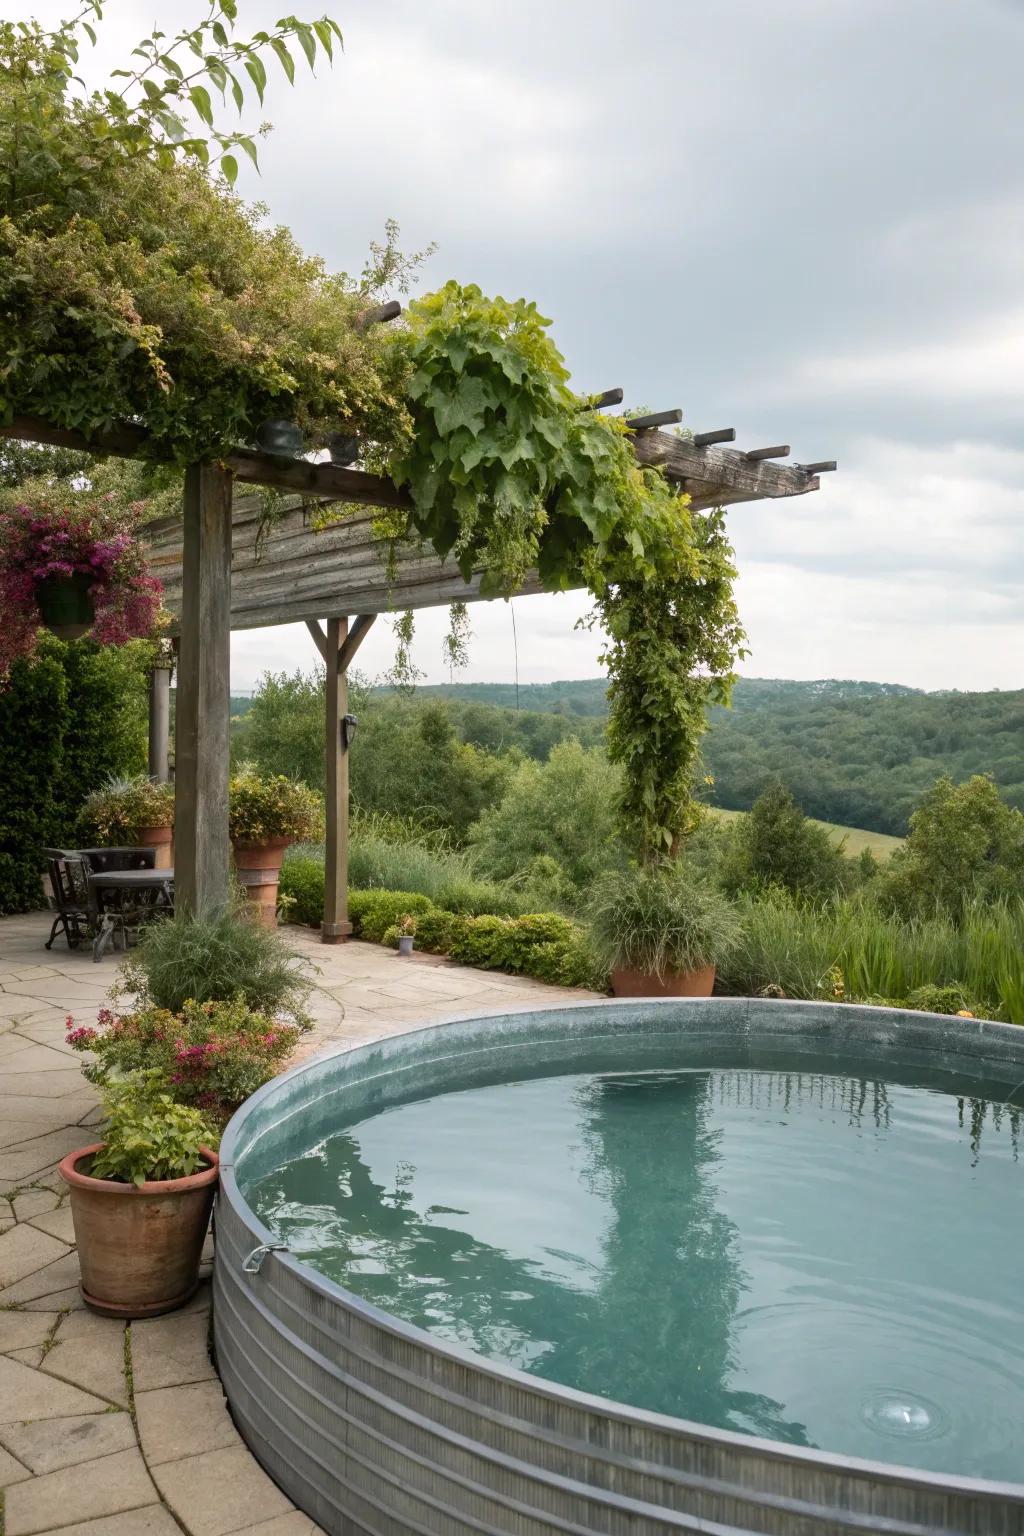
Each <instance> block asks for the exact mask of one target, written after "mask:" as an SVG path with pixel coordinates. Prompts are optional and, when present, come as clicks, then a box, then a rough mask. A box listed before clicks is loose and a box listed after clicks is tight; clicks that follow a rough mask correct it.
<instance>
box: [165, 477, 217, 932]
mask: <svg viewBox="0 0 1024 1536" xmlns="http://www.w3.org/2000/svg"><path fill="white" fill-rule="evenodd" d="M182 564H183V581H182V609H181V645H180V651H179V662H178V699H177V728H176V736H175V783H176V802H177V804H176V814H175V855H174V858H175V866H174V875H175V879H174V885H175V905H176V908H177V910H178V911H179V912H189V913H192V914H194V915H196V916H201V915H211V914H214V913H216V912H219V911H223V909H224V908H225V907H226V906H227V904H228V898H229V895H230V853H231V847H230V842H229V838H228V766H229V755H230V738H229V730H230V724H229V716H230V708H231V697H230V695H231V688H230V662H231V474H230V471H228V470H226V469H224V468H222V467H221V466H219V465H215V464H193V465H190V467H189V468H188V469H187V470H186V471H185V498H184V548H183V555H182Z"/></svg>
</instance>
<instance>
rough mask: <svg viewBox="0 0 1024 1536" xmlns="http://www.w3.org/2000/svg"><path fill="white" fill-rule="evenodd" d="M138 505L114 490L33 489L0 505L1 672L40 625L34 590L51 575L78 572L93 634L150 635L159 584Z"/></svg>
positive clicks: (118, 638) (110, 639) (102, 637)
mask: <svg viewBox="0 0 1024 1536" xmlns="http://www.w3.org/2000/svg"><path fill="white" fill-rule="evenodd" d="M141 510H142V503H140V502H135V503H132V504H131V505H130V506H127V507H126V506H125V505H124V503H123V502H119V501H118V500H117V498H116V497H115V496H114V495H113V494H110V495H106V496H100V497H90V496H88V495H87V494H77V495H76V494H74V493H71V494H70V495H69V494H67V493H65V495H64V496H63V497H61V496H59V495H57V494H56V493H46V492H43V493H38V492H36V491H33V494H32V500H31V503H28V502H16V503H14V504H13V505H10V504H8V505H6V506H2V507H0V611H2V613H3V615H4V623H3V628H2V629H0V678H2V677H3V676H4V675H5V674H6V673H7V671H8V669H9V668H10V665H11V663H12V662H13V661H16V660H17V659H18V658H19V657H21V656H29V655H31V653H32V651H33V649H34V647H35V641H36V632H37V631H38V629H39V627H40V625H41V623H42V615H41V612H40V607H39V600H40V595H41V593H42V592H43V591H44V589H45V588H46V587H48V586H50V585H52V583H53V582H54V581H57V580H61V579H65V580H69V579H71V578H74V577H82V578H85V579H86V581H85V583H83V585H85V584H87V590H88V593H89V597H90V599H91V601H92V605H93V610H94V614H95V617H94V619H93V623H92V638H93V639H94V640H98V641H99V642H100V643H101V644H103V645H123V644H124V643H125V642H126V641H128V640H139V639H142V638H144V637H145V636H146V635H149V634H151V633H152V631H153V628H154V626H155V624H156V619H157V614H158V612H159V609H160V598H161V594H162V592H163V587H162V586H161V584H160V582H159V581H157V579H156V577H155V576H151V575H150V574H149V572H148V570H147V568H146V561H145V557H144V556H143V553H142V548H141V546H140V544H139V541H138V537H137V531H136V530H137V526H138V519H139V514H140V513H141Z"/></svg>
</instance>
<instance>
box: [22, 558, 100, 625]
mask: <svg viewBox="0 0 1024 1536" xmlns="http://www.w3.org/2000/svg"><path fill="white" fill-rule="evenodd" d="M92 580H93V579H92V577H91V576H89V575H88V574H87V573H86V572H85V571H76V572H75V574H74V575H73V576H50V577H48V578H47V579H46V581H42V582H40V583H39V586H38V587H37V588H36V602H37V603H38V605H39V612H40V615H41V616H42V620H43V623H44V624H45V625H46V627H47V629H48V630H50V631H51V633H53V634H55V635H56V636H57V638H58V639H59V640H80V639H81V638H82V636H83V635H86V634H88V633H89V630H90V629H91V628H92V625H93V620H94V619H95V617H96V609H95V607H94V605H93V600H92Z"/></svg>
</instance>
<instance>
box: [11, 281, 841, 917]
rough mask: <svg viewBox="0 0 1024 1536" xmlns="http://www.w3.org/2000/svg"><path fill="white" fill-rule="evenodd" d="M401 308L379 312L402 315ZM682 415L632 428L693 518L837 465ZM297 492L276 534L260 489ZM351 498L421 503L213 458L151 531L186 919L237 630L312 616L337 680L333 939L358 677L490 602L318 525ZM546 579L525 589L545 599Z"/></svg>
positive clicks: (50, 434)
mask: <svg viewBox="0 0 1024 1536" xmlns="http://www.w3.org/2000/svg"><path fill="white" fill-rule="evenodd" d="M394 313H397V306H389V307H388V310H387V312H385V311H381V313H380V314H379V315H378V316H377V318H379V319H389V318H392V316H393V314H394ZM621 399H622V391H621V390H609V391H607V392H606V393H605V394H603V395H601V396H599V397H597V399H596V401H595V402H594V403H595V405H596V406H598V407H600V406H608V405H615V404H618V403H620V402H621ZM681 419H682V412H681V411H677V410H673V411H664V412H659V413H657V414H655V415H651V416H644V417H634V418H632V419H631V420H630V421H629V427H630V432H631V437H632V443H633V448H634V452H635V454H636V457H637V459H638V461H639V462H640V463H642V464H648V465H660V466H661V468H662V470H663V472H664V473H665V475H666V476H667V477H668V478H669V479H670V480H671V481H672V482H673V483H674V484H676V485H678V486H679V488H680V489H681V490H683V491H686V492H687V493H688V494H689V496H690V500H691V505H692V506H694V507H695V508H697V509H700V508H709V507H716V506H729V505H733V504H735V503H738V502H746V501H758V500H761V499H766V498H768V499H775V498H779V497H785V496H802V495H806V494H807V493H808V492H810V491H816V490H817V489H818V486H819V479H818V476H819V474H821V473H822V472H824V471H826V470H833V469H835V467H836V466H835V462H834V461H831V460H830V461H823V462H820V463H813V464H781V463H779V462H778V460H780V459H782V458H785V457H787V456H788V455H789V452H790V449H789V447H788V446H787V445H784V444H779V445H776V446H773V447H768V448H753V449H749V450H747V451H746V452H743V451H740V450H737V449H733V448H726V447H723V446H722V445H723V444H725V443H731V442H733V441H734V440H735V437H736V433H735V429H734V428H732V427H728V428H723V429H720V430H717V431H713V432H703V433H697V434H695V435H693V436H684V435H681V434H677V433H675V432H671V431H663V430H661V429H662V428H664V427H667V426H672V425H673V424H675V423H677V422H679V421H680V420H681ZM0 436H4V437H13V438H19V439H22V440H24V441H30V442H37V443H43V444H49V445H53V446H59V447H66V448H76V449H80V450H82V451H84V452H88V453H92V454H113V455H117V456H121V457H126V458H141V457H146V456H147V453H146V450H147V441H146V434H145V432H144V431H143V430H142V429H141V428H139V427H135V426H130V425H125V426H121V427H116V428H112V429H111V430H110V431H108V432H105V433H103V434H101V435H98V436H95V437H92V438H86V437H84V436H83V435H82V434H80V433H78V432H75V431H72V430H69V429H66V428H62V427H55V426H52V425H51V424H49V423H47V422H44V421H41V420H39V419H37V418H34V417H18V418H15V420H14V421H13V422H11V423H10V424H9V425H7V426H0ZM261 486H262V487H269V488H272V489H273V490H275V491H279V492H283V493H285V496H284V499H283V501H282V503H281V505H280V506H279V507H278V508H277V509H276V511H275V516H274V518H273V521H272V523H271V525H270V527H269V529H268V528H267V525H266V518H265V513H264V508H263V505H262V502H261V500H260V497H259V495H258V494H245V490H244V489H243V488H245V487H261ZM311 502H312V503H317V502H343V503H347V504H350V505H351V506H353V507H355V508H359V507H365V508H367V509H373V508H381V507H384V508H400V509H406V508H409V507H410V506H411V502H410V500H409V497H408V495H407V494H406V493H405V492H404V491H403V490H401V489H399V488H398V487H396V486H395V485H394V484H393V483H392V482H391V481H390V480H387V479H384V478H382V477H381V476H378V475H373V474H368V473H366V472H364V471H362V470H359V469H352V468H343V467H341V466H339V465H335V464H330V463H316V462H313V461H311V460H309V459H289V458H282V457H280V456H278V455H275V454H268V453H262V452H256V451H253V450H251V449H248V448H238V449H235V450H233V451H232V452H231V453H229V454H227V455H225V456H224V457H223V458H221V459H218V460H217V461H216V462H210V463H202V464H194V465H191V466H190V467H189V468H188V469H187V470H186V471H185V489H184V507H183V513H184V515H183V517H182V519H181V520H180V521H179V520H178V519H177V518H169V519H165V520H163V521H161V522H158V523H154V524H152V525H150V527H149V528H148V529H147V530H146V539H147V543H148V546H149V557H150V561H151V565H152V569H153V572H154V574H155V575H156V576H158V577H159V578H160V580H161V581H162V582H163V584H164V601H165V605H166V606H167V608H168V609H169V611H170V613H171V615H172V631H171V632H172V634H174V635H175V636H176V639H177V652H178V656H177V671H178V682H177V709H176V728H175V786H176V802H177V803H176V811H175V888H176V901H177V904H178V906H179V908H180V909H181V910H188V911H192V912H200V911H208V910H214V909H216V908H218V907H220V906H222V905H223V904H224V903H225V902H226V900H227V898H228V894H229V889H230V842H229V837H228V770H229V716H230V675H229V663H230V638H231V631H232V629H254V628H261V627H263V626H268V625H275V624H289V623H294V622H296V621H304V622H305V623H306V624H307V626H308V627H309V630H310V633H311V635H312V636H313V639H314V640H315V642H316V645H317V648H318V650H319V651H320V654H321V656H322V658H323V660H324V663H325V665H326V669H327V698H326V713H325V730H324V743H325V764H326V790H327V793H326V803H327V842H326V891H325V906H324V923H323V935H322V936H323V940H324V942H325V943H337V942H339V941H341V940H343V939H344V938H345V937H346V936H347V935H348V934H349V933H350V932H351V925H350V924H349V922H348V918H347V883H348V880H347V875H348V799H349V794H348V756H347V754H348V734H349V733H348V731H347V729H346V716H347V713H348V707H347V706H348V676H347V673H348V668H349V666H350V664H351V662H352V660H353V658H354V657H355V655H356V652H357V651H358V649H359V646H360V645H361V643H362V641H363V639H364V638H365V636H366V634H367V632H368V631H369V629H370V627H371V625H372V624H373V622H374V619H375V618H376V616H377V615H378V614H379V613H383V612H388V611H392V610H398V611H401V610H404V609H407V608H413V609H415V608H428V607H433V606H437V605H440V604H447V603H451V602H456V601H464V602H467V601H468V602H472V601H476V600H480V576H479V575H475V576H474V577H473V578H472V579H471V580H470V581H469V582H466V581H464V580H463V578H462V576H461V575H460V573H459V571H458V569H457V567H456V566H455V565H454V563H453V562H442V561H441V560H440V559H438V557H437V556H436V555H435V554H434V553H433V551H430V550H423V549H417V548H416V547H414V546H411V545H410V546H400V547H399V549H398V552H397V571H392V572H389V571H388V570H387V568H386V560H385V555H384V552H383V549H382V546H381V544H380V542H379V540H377V539H376V538H375V537H374V534H373V531H372V523H373V521H374V513H373V511H372V510H368V511H367V512H365V513H360V512H358V511H353V512H352V513H350V514H349V515H347V516H345V517H344V518H343V519H342V520H340V521H337V522H334V523H331V524H328V525H327V526H325V527H321V528H314V527H312V526H311V525H310V520H309V516H308V509H309V506H310V503H311ZM541 590H543V589H542V586H541V583H540V581H539V579H538V578H537V577H536V576H532V577H529V578H527V580H526V581H525V582H524V583H523V585H522V587H521V588H520V591H521V592H522V593H523V594H526V593H535V592H540V591H541ZM169 681H170V678H169V672H168V671H167V670H166V669H163V668H162V669H157V670H155V672H154V675H153V680H152V684H151V694H150V711H151V712H150V772H151V773H153V774H154V775H156V776H158V777H160V776H162V777H166V775H167V730H168V715H169V711H168V692H169Z"/></svg>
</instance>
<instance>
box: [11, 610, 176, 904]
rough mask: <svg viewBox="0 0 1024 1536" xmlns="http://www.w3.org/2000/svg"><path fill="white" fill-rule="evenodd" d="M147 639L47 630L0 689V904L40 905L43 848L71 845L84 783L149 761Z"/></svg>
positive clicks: (75, 840)
mask: <svg viewBox="0 0 1024 1536" xmlns="http://www.w3.org/2000/svg"><path fill="white" fill-rule="evenodd" d="M148 655H149V648H148V647H147V646H146V644H145V642H139V643H137V644H133V645H129V646H97V645H93V644H92V643H91V642H90V641H86V640H76V641H74V642H72V643H70V644H68V643H65V642H62V641H59V640H55V639H54V638H53V637H52V636H49V635H47V636H44V637H43V638H42V639H41V640H40V642H39V649H38V652H37V654H36V656H35V658H34V659H33V660H31V661H18V662H15V664H14V666H13V667H12V668H11V673H10V678H9V680H8V682H7V684H6V685H5V686H4V688H3V689H2V690H0V913H5V912H29V911H33V910H35V909H37V908H39V907H42V906H43V905H44V902H43V889H42V884H41V876H42V873H43V868H44V865H43V856H42V850H43V849H44V848H46V847H48V846H56V847H62V846H65V847H75V846H76V845H77V843H78V838H79V832H78V827H77V820H78V814H79V811H80V810H81V806H82V801H83V800H84V799H85V796H86V795H87V794H88V792H89V790H91V789H96V788H97V787H98V786H99V785H100V784H101V783H103V781H104V780H105V779H106V778H108V777H109V776H110V775H111V774H129V773H136V772H138V771H140V770H141V769H143V768H145V765H146V680H145V664H146V659H147V657H148Z"/></svg>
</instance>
